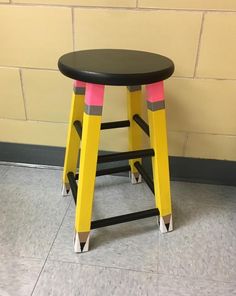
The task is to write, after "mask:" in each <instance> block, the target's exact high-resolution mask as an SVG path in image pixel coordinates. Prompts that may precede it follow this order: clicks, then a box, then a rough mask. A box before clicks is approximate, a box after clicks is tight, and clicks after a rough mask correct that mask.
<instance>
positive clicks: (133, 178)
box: [130, 173, 142, 184]
mask: <svg viewBox="0 0 236 296" xmlns="http://www.w3.org/2000/svg"><path fill="white" fill-rule="evenodd" d="M130 179H131V183H132V184H138V183H141V182H142V176H141V175H140V174H139V173H130Z"/></svg>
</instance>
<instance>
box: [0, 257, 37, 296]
mask: <svg viewBox="0 0 236 296" xmlns="http://www.w3.org/2000/svg"><path fill="white" fill-rule="evenodd" d="M0 262H1V263H0V295H1V296H29V295H31V292H32V290H33V288H34V285H35V283H36V281H37V278H38V276H39V273H40V271H41V268H42V266H43V261H42V260H38V259H30V258H19V257H13V256H11V257H5V256H4V257H3V256H1V257H0Z"/></svg>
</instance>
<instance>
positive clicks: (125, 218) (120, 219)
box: [91, 208, 159, 229]
mask: <svg viewBox="0 0 236 296" xmlns="http://www.w3.org/2000/svg"><path fill="white" fill-rule="evenodd" d="M158 215H159V210H158V209H157V208H156V209H150V210H146V211H141V212H135V213H131V214H126V215H121V216H116V217H111V218H106V219H101V220H97V221H92V222H91V229H96V228H101V227H106V226H110V225H115V224H120V223H125V222H130V221H134V220H139V219H144V218H149V217H153V216H158Z"/></svg>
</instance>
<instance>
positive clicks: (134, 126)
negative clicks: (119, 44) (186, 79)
mask: <svg viewBox="0 0 236 296" xmlns="http://www.w3.org/2000/svg"><path fill="white" fill-rule="evenodd" d="M58 66H59V69H60V71H61V72H62V73H63V74H64V75H65V76H67V77H69V78H71V79H73V80H74V91H73V96H72V105H71V113H70V120H69V127H68V138H67V144H66V155H65V163H64V171H63V190H62V193H63V195H67V194H68V193H69V191H70V190H71V192H72V195H73V197H74V200H75V205H76V209H75V236H74V250H75V252H78V253H81V252H84V251H88V249H89V236H90V232H91V230H92V229H95V228H100V227H105V226H109V225H114V224H118V223H125V222H130V221H133V220H137V219H143V218H148V217H152V216H157V217H158V223H159V225H160V231H161V232H162V233H164V232H168V231H171V230H172V229H173V222H172V207H171V195H170V178H169V164H168V147H167V132H166V114H165V101H164V86H163V80H165V79H167V78H168V77H170V76H171V75H172V74H173V71H174V64H173V62H172V61H171V60H170V59H168V58H166V57H164V56H161V55H158V54H153V53H148V52H142V51H134V50H116V49H97V50H84V51H77V52H71V53H68V54H65V55H63V56H62V57H61V58H60V59H59V62H58ZM106 85H120V86H121V85H122V86H124V87H126V88H127V114H128V119H127V120H122V121H115V122H104V123H102V109H103V97H104V88H105V86H106ZM142 85H144V86H145V87H146V101H147V109H148V124H147V123H146V122H145V121H144V120H143V119H142ZM124 127H128V129H129V151H127V152H121V153H112V154H105V155H98V145H99V137H100V130H103V129H110V128H124ZM142 131H143V132H145V133H146V134H147V135H148V136H150V144H151V148H150V149H142ZM80 142H81V145H80ZM80 146H81V148H80ZM79 151H80V160H79V174H78V173H77V172H76V171H77V162H78V155H79ZM144 157H152V170H153V178H151V177H150V176H149V175H148V173H147V172H146V170H145V168H144V167H143V165H142V158H144ZM120 160H127V161H128V164H127V165H126V166H120V167H114V168H109V169H103V170H97V164H98V163H106V162H114V161H120ZM125 171H129V173H130V178H131V183H133V184H137V183H140V182H141V180H144V181H145V182H146V183H147V185H148V186H149V188H150V189H151V190H152V192H153V193H154V195H155V207H154V208H153V209H148V210H143V211H140V212H135V213H130V214H126V215H121V216H116V217H111V218H106V219H101V220H97V221H91V218H92V209H93V197H94V187H95V179H96V176H102V175H106V174H113V173H119V172H125ZM77 179H78V185H77V182H76V181H77Z"/></svg>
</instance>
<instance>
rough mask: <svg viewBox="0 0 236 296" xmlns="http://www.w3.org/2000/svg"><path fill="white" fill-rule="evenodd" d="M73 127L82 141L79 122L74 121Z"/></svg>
mask: <svg viewBox="0 0 236 296" xmlns="http://www.w3.org/2000/svg"><path fill="white" fill-rule="evenodd" d="M74 127H75V129H76V131H77V133H78V135H79V137H80V139H82V124H81V122H80V121H79V120H76V121H74Z"/></svg>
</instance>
